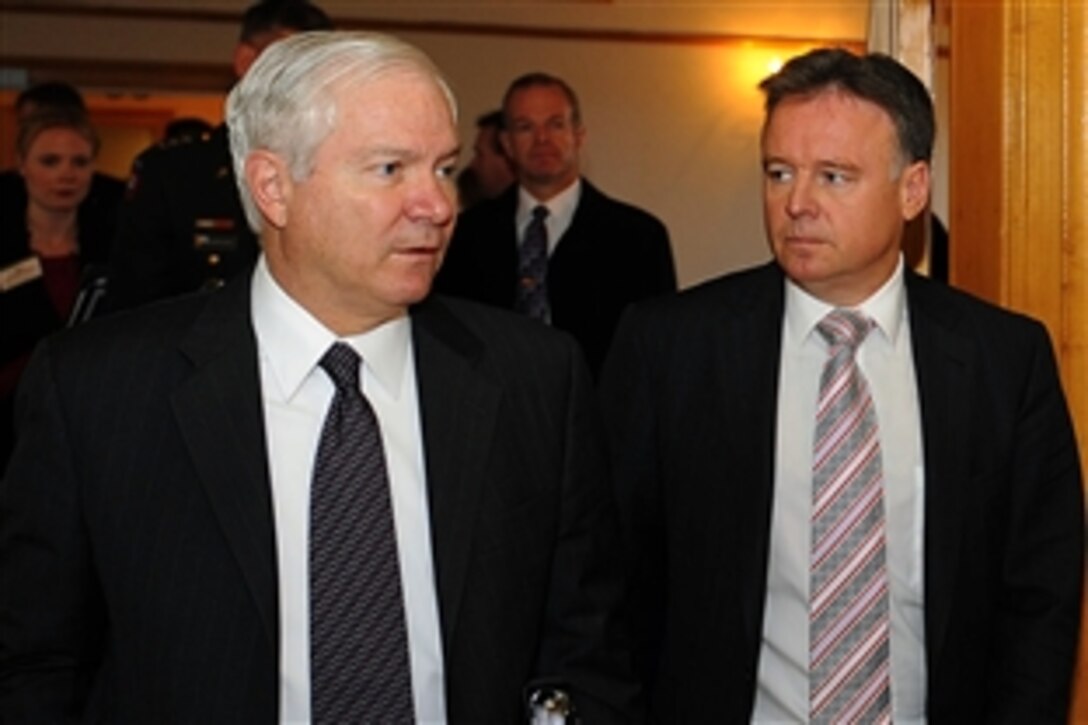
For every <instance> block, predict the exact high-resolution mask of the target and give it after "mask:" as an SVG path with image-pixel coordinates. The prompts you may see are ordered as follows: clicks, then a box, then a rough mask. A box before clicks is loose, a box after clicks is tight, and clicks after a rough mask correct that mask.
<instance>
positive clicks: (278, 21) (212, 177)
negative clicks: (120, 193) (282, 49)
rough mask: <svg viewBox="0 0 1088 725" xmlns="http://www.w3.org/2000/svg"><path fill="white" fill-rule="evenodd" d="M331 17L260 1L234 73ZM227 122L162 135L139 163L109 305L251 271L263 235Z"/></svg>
mask: <svg viewBox="0 0 1088 725" xmlns="http://www.w3.org/2000/svg"><path fill="white" fill-rule="evenodd" d="M331 28H332V22H331V21H330V20H329V17H328V16H327V15H326V14H325V12H324V11H323V10H321V8H319V7H317V6H316V5H314V4H313V3H310V2H308V1H307V0H260V2H256V3H253V4H252V5H250V6H249V7H248V8H247V9H246V11H245V13H244V14H243V16H242V29H241V33H240V35H239V37H238V43H237V45H236V46H235V48H234V56H233V59H232V66H233V68H234V74H235V77H236V78H241V77H242V76H243V75H245V72H246V70H247V69H248V68H249V67H250V65H252V64H253V61H254V60H256V59H257V57H258V56H259V55H260V54H261V52H262V51H263V50H264V49H265V48H266V47H267V46H268V45H269V44H270V43H272V42H274V41H276V40H279V39H280V38H283V37H285V36H287V35H290V34H292V33H297V32H299V31H305V30H328V29H331ZM230 157H231V154H230V143H229V139H228V129H227V125H226V124H225V123H221V124H219V125H218V126H216V127H215V128H214V129H212V131H211V132H210V133H208V134H202V135H200V136H197V137H195V138H193V139H192V140H191V141H189V142H183V143H178V142H163V143H160V144H156V145H155V146H152V147H151V148H149V149H148V150H146V151H144V152H143V153H141V154H140V155H139V156H138V157H137V158H136V160H135V162H133V165H132V173H131V175H130V177H129V181H128V191H127V193H126V198H125V201H124V202H123V203H122V204H121V209H120V214H119V220H118V232H117V239H116V241H115V243H114V249H113V254H112V259H113V274H112V280H111V282H110V295H109V306H110V307H111V308H114V309H123V308H128V307H134V306H137V305H141V304H144V303H147V302H151V301H154V300H157V299H162V298H164V297H171V296H173V295H178V294H183V293H185V292H193V291H196V290H199V289H212V288H215V287H218V286H220V285H222V284H223V283H224V282H226V281H227V280H229V279H231V278H233V277H234V276H235V275H238V274H242V273H244V272H246V271H247V270H248V269H249V268H250V267H251V266H252V264H253V261H254V260H255V259H256V258H257V254H258V251H259V249H258V245H257V237H256V235H255V234H254V233H253V231H252V230H251V229H250V228H249V226H248V225H247V224H246V220H245V215H244V214H243V212H242V205H241V202H240V201H239V199H238V184H237V183H236V181H235V178H234V173H233V171H232V169H231V160H230Z"/></svg>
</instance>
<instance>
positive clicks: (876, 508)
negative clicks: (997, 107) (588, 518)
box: [601, 49, 1084, 725]
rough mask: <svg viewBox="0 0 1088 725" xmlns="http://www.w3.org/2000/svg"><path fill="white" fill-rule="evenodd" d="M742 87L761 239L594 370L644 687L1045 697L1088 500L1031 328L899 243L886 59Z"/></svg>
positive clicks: (973, 703) (902, 702) (955, 711)
mask: <svg viewBox="0 0 1088 725" xmlns="http://www.w3.org/2000/svg"><path fill="white" fill-rule="evenodd" d="M761 87H762V89H763V90H764V92H765V93H766V120H765V123H764V127H763V133H762V143H761V146H762V158H763V200H764V220H765V225H766V230H767V236H768V238H769V241H770V246H771V251H772V252H773V253H774V257H775V261H774V262H773V263H771V264H767V265H765V266H762V267H757V268H754V269H750V270H746V271H742V272H738V273H735V274H730V275H727V276H725V277H723V278H721V279H718V280H716V281H711V282H709V283H707V284H705V285H702V286H700V287H698V288H695V289H693V290H690V291H687V292H685V293H683V294H681V295H679V296H677V297H674V298H671V299H668V300H662V301H659V302H657V303H648V304H645V305H640V306H636V307H635V308H633V309H632V311H631V313H630V314H629V315H628V316H626V317H625V318H624V321H623V322H621V324H620V328H619V330H618V331H617V333H616V341H615V343H614V345H613V348H612V352H611V354H610V357H609V360H608V362H607V363H606V366H605V372H604V376H603V378H602V382H601V390H602V395H603V400H604V405H605V412H606V418H607V424H608V428H609V440H610V449H611V452H612V456H613V462H614V475H615V476H616V486H617V491H618V496H619V500H620V511H621V520H622V521H623V523H624V524H625V526H626V531H625V533H626V535H627V537H628V542H629V544H630V557H631V566H632V568H633V570H634V571H635V572H636V575H635V576H636V582H637V583H636V584H635V586H636V592H635V594H634V595H633V596H634V597H635V598H636V599H637V602H638V605H639V612H638V621H639V623H640V625H641V628H642V629H641V632H642V634H643V636H644V642H643V645H644V646H643V647H642V650H641V658H640V659H641V665H642V671H643V673H644V675H645V678H646V680H647V682H648V683H649V685H650V688H651V693H650V694H651V701H652V705H651V707H652V711H653V713H654V715H656V716H657V717H658V718H660V720H661V721H662V722H703V721H710V720H714V721H717V722H749V721H751V722H761V723H762V722H806V721H809V722H819V723H825V722H839V721H850V722H855V721H857V722H887V721H888V719H889V718H890V719H891V720H892V721H894V722H896V723H907V722H909V723H917V722H929V723H932V724H935V725H936V724H938V723H965V722H988V723H989V722H1031V723H1043V722H1047V723H1064V722H1065V719H1066V717H1067V707H1068V703H1069V696H1070V686H1071V678H1072V670H1073V666H1074V661H1075V652H1076V647H1077V632H1078V622H1079V615H1080V596H1081V581H1082V577H1083V560H1082V559H1083V546H1084V540H1083V525H1084V521H1083V500H1082V492H1081V475H1080V471H1079V462H1078V455H1077V449H1076V443H1075V439H1074V436H1073V431H1072V426H1071V422H1070V418H1069V414H1068V411H1067V408H1066V403H1065V399H1064V396H1063V393H1062V389H1061V385H1060V382H1059V378H1058V371H1057V369H1056V364H1055V360H1054V357H1053V352H1052V350H1051V346H1050V343H1049V340H1048V338H1047V334H1046V331H1045V329H1044V328H1043V326H1042V325H1040V324H1039V323H1038V322H1036V321H1033V320H1031V319H1028V318H1026V317H1024V316H1021V315H1017V314H1014V313H1011V312H1008V311H1004V310H1001V309H999V308H997V307H995V306H993V305H990V304H987V303H985V302H982V301H980V300H977V299H974V298H972V297H970V296H968V295H966V294H964V293H962V292H958V291H955V290H953V289H950V288H949V287H947V286H946V285H943V284H938V283H934V282H931V281H928V280H926V279H924V278H922V277H920V276H918V275H916V274H914V273H913V272H911V271H910V270H909V269H906V268H905V267H904V264H903V261H902V254H901V249H900V244H901V240H902V236H903V227H904V224H905V222H907V221H908V220H910V219H912V218H913V217H915V216H916V215H918V214H919V213H920V212H922V210H923V209H924V208H925V206H926V204H927V201H928V197H929V191H930V155H931V152H932V146H933V137H934V120H933V108H932V105H931V101H930V98H929V95H928V93H927V91H926V89H925V87H924V86H923V85H922V84H921V83H920V82H919V81H918V79H917V78H915V77H914V76H913V75H912V74H911V73H910V72H909V71H908V70H906V69H905V68H904V67H902V66H901V65H899V64H898V63H897V62H896V61H894V60H892V59H891V58H888V57H887V56H883V55H879V54H871V55H866V56H862V57H858V56H855V55H852V54H850V53H848V52H846V51H843V50H830V49H822V50H816V51H813V52H811V53H809V54H807V55H804V56H801V57H798V58H795V59H793V60H791V61H790V62H788V63H787V64H786V65H785V66H784V67H783V69H782V70H781V71H780V72H779V73H777V74H775V75H773V76H771V77H769V78H768V79H766V80H765V81H764V82H763V83H762V85H761ZM821 371H823V372H821Z"/></svg>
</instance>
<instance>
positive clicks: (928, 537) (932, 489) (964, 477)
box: [907, 273, 973, 664]
mask: <svg viewBox="0 0 1088 725" xmlns="http://www.w3.org/2000/svg"><path fill="white" fill-rule="evenodd" d="M932 284H933V283H930V282H927V281H925V280H922V279H920V278H918V277H917V276H916V275H913V274H910V273H908V275H907V295H908V304H909V309H910V327H911V345H912V348H913V352H914V368H915V375H916V377H917V380H918V397H919V407H920V415H921V425H922V444H923V456H924V459H925V514H924V527H925V552H924V560H925V622H926V651H927V653H928V660H929V662H930V663H931V664H932V663H933V662H935V661H937V658H938V655H939V653H940V648H941V645H942V643H943V642H944V638H945V634H946V632H947V626H948V617H949V614H950V611H951V604H952V602H951V598H952V597H951V594H952V592H953V591H954V590H955V582H956V572H957V567H958V566H959V551H960V546H961V543H960V536H959V532H960V531H961V530H962V528H963V527H962V526H961V525H960V522H961V521H962V517H964V516H966V515H969V512H968V511H967V507H968V506H969V505H970V502H969V501H968V500H966V496H965V492H964V489H963V486H962V483H961V482H966V481H968V480H970V458H969V456H970V450H971V447H970V430H971V426H970V406H969V401H968V397H969V396H968V395H967V394H966V393H965V391H968V390H970V388H971V379H972V368H973V353H972V347H971V345H970V342H969V340H968V339H967V338H965V337H964V336H962V335H960V334H959V333H958V332H956V331H955V307H954V306H953V305H951V304H950V303H948V302H945V303H941V302H940V301H939V300H938V299H936V297H937V295H936V294H934V293H935V292H937V290H935V289H934V288H933V287H932V286H931V285H932Z"/></svg>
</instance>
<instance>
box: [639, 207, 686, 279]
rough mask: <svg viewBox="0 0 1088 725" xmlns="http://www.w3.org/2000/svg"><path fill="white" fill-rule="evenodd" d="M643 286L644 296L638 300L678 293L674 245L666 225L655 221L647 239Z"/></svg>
mask: <svg viewBox="0 0 1088 725" xmlns="http://www.w3.org/2000/svg"><path fill="white" fill-rule="evenodd" d="M643 269H644V270H645V275H646V276H645V279H644V282H643V284H644V285H645V286H644V288H643V291H644V294H643V295H641V296H640V297H638V298H637V299H648V298H651V297H657V296H660V295H665V294H670V293H672V292H675V291H676V264H675V263H674V262H673V258H672V245H671V244H670V242H669V232H668V230H667V229H666V228H665V225H664V224H662V223H661V222H659V221H658V220H657V219H653V220H652V223H651V225H650V228H649V230H648V234H647V237H646V264H645V266H644V267H643Z"/></svg>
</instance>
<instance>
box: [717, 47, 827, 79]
mask: <svg viewBox="0 0 1088 725" xmlns="http://www.w3.org/2000/svg"><path fill="white" fill-rule="evenodd" d="M814 47H815V46H814V45H812V43H793V44H787V43H781V42H775V43H761V42H759V41H750V42H748V43H745V45H744V48H743V50H742V52H741V55H740V58H741V66H740V67H739V68H737V69H736V71H737V73H738V75H739V76H741V77H742V78H743V81H742V82H743V83H745V84H747V85H750V86H751V87H753V88H754V87H756V86H758V85H759V82H760V81H761V80H763V79H764V78H766V77H767V76H769V75H771V74H773V73H777V72H778V71H779V70H781V69H782V66H783V65H785V63H786V61H788V60H789V59H790V58H792V57H794V56H796V55H801V54H802V53H806V52H808V51H809V50H812V49H813V48H814Z"/></svg>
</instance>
